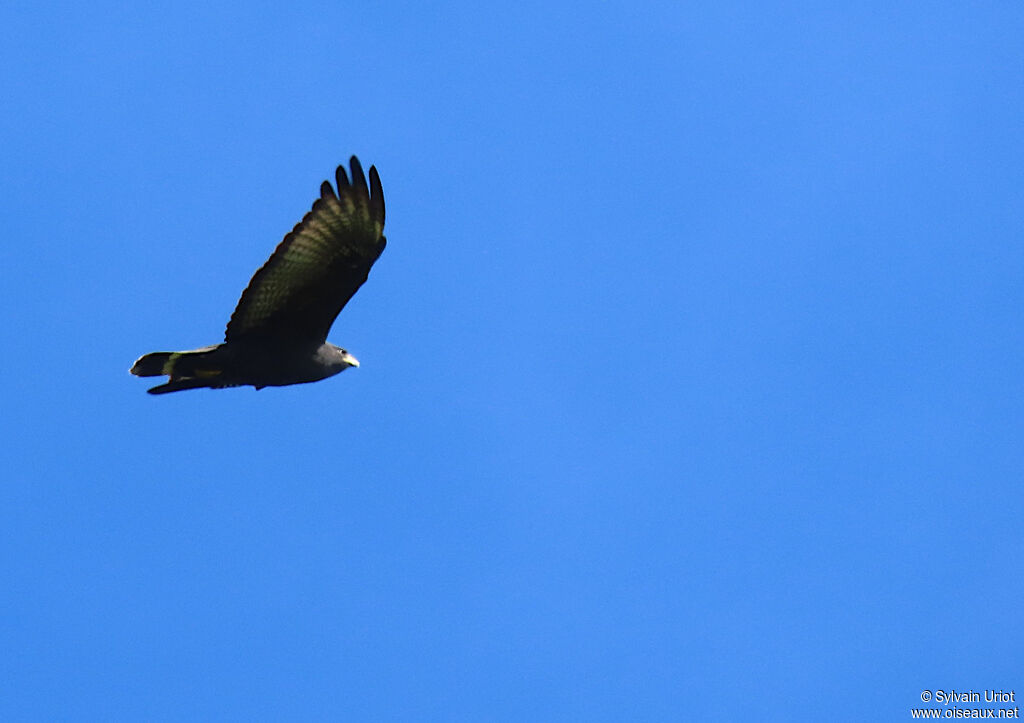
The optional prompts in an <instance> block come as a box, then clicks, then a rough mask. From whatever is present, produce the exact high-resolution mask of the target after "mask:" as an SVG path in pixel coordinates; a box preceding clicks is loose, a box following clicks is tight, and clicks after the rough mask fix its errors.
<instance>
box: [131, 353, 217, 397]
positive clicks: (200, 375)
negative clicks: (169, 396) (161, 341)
mask: <svg viewBox="0 0 1024 723" xmlns="http://www.w3.org/2000/svg"><path fill="white" fill-rule="evenodd" d="M218 348H219V346H209V347H203V348H202V349H194V350H192V351H155V352H153V353H151V354H146V355H145V356H142V357H139V359H138V360H137V361H136V362H135V363H134V364H133V365H132V368H131V369H130V370H129V371H131V373H132V374H134V375H135V376H137V377H159V376H162V375H164V374H166V375H167V376H169V377H170V379H168V380H167V383H166V384H161V385H159V386H156V387H153V388H152V389H150V390H149V393H150V394H166V393H167V392H177V391H179V390H182V389H198V388H200V387H219V386H226V385H225V384H224V383H223V382H222V374H223V371H224V370H223V369H222V368H221V367H222V365H221V364H220V362H219V360H214V359H211V356H212V355H213V354H214V353H215V352H216V351H217V349H218ZM211 362H212V363H211Z"/></svg>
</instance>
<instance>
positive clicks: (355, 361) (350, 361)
mask: <svg viewBox="0 0 1024 723" xmlns="http://www.w3.org/2000/svg"><path fill="white" fill-rule="evenodd" d="M341 360H342V361H343V362H345V363H346V364H348V365H349V366H350V367H357V366H359V360H358V359H356V358H355V357H354V356H352V355H351V354H349V353H348V352H345V355H344V356H342V357H341Z"/></svg>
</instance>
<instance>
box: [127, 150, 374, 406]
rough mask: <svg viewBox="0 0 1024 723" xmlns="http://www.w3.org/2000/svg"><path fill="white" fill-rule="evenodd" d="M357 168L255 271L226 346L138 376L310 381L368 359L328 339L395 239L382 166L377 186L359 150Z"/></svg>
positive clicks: (184, 355)
mask: <svg viewBox="0 0 1024 723" xmlns="http://www.w3.org/2000/svg"><path fill="white" fill-rule="evenodd" d="M349 167H350V169H351V171H352V180H351V182H349V178H348V176H347V175H346V174H345V168H344V167H343V166H338V170H337V173H336V174H335V179H336V182H337V186H338V191H337V193H335V191H334V189H333V188H332V187H331V184H330V182H329V181H324V182H323V184H322V185H321V186H320V198H318V199H317V200H316V201H314V202H313V209H312V210H311V211H310V212H309V213H307V214H306V216H305V217H304V218H303V219H302V220H301V221H300V222H299V223H298V224H297V225H296V226H295V228H294V229H292V231H291V233H289V234H288V235H287V236H285V237H284V240H283V241H281V243H280V244H279V245H278V247H277V249H275V250H274V253H273V254H271V256H270V258H269V259H267V262H266V263H265V264H263V266H262V267H260V269H259V270H258V271H257V272H256V273H255V274H254V275H253V277H252V280H251V281H250V282H249V286H248V287H246V289H245V291H243V292H242V298H241V299H239V301H238V306H237V307H236V308H235V312H234V313H233V314H232V315H231V320H230V321H229V322H228V327H227V330H226V331H225V333H224V343H223V344H217V345H215V346H206V347H203V348H201V349H193V350H192V351H176V352H166V351H158V352H153V353H152V354H146V355H145V356H143V357H140V358H139V359H138V361H136V362H135V364H133V365H132V368H131V373H132V374H135V375H136V376H140V377H156V376H161V375H163V374H166V375H167V376H168V377H170V378H169V379H168V380H167V383H166V384H161V385H159V386H156V387H153V388H152V389H150V390H149V393H150V394H166V393H167V392H177V391H181V390H183V389H197V388H200V387H210V388H213V389H220V388H222V387H237V386H245V385H251V386H254V387H256V388H257V389H262V388H263V387H281V386H286V385H288V384H305V383H307V382H316V381H319V380H321V379H326V378H327V377H330V376H333V375H335V374H338V373H339V372H342V371H344V370H345V369H347V368H348V367H357V366H359V362H358V361H356V359H355V357H353V356H352V355H351V354H349V353H348V352H347V351H345V350H344V349H342V348H341V347H337V346H335V345H334V344H329V343H328V342H327V332H328V331H330V328H331V324H333V323H334V319H335V317H336V316H337V315H338V313H339V312H340V311H341V310H342V309H343V308H345V304H347V303H348V300H349V299H351V298H352V296H353V295H354V294H355V293H356V291H357V290H358V289H359V287H360V286H362V285H363V282H364V281H366V277H367V275H368V274H369V273H370V267H371V266H373V262H374V261H376V260H377V257H379V256H380V255H381V252H383V251H384V246H385V244H386V243H387V241H386V239H385V238H384V235H383V232H384V192H383V190H382V189H381V185H380V177H379V176H378V175H377V169H376V168H374V167H373V166H370V185H369V187H367V185H366V177H365V176H364V175H363V168H362V166H361V165H359V159H357V158H356V157H355V156H352V160H351V161H350V162H349Z"/></svg>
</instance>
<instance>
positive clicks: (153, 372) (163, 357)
mask: <svg viewBox="0 0 1024 723" xmlns="http://www.w3.org/2000/svg"><path fill="white" fill-rule="evenodd" d="M172 356H174V353H173V352H169V351H155V352H153V353H152V354H146V355H145V356H141V357H139V358H138V359H137V360H136V361H135V363H134V364H132V368H131V369H130V370H129V371H130V372H131V373H132V374H134V375H135V376H137V377H159V376H162V375H164V374H170V373H171V370H172V369H173V368H174V365H173V364H170V363H169V362H170V361H171V357H172Z"/></svg>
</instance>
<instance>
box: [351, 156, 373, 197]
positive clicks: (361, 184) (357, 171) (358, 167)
mask: <svg viewBox="0 0 1024 723" xmlns="http://www.w3.org/2000/svg"><path fill="white" fill-rule="evenodd" d="M348 165H349V168H351V169H352V185H353V186H354V187H356V188H360V189H362V190H364V191H366V192H367V195H369V191H368V189H367V188H366V175H365V174H364V173H363V164H361V163H360V162H359V159H358V158H356V157H355V156H352V157H351V158H350V159H349V160H348Z"/></svg>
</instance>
